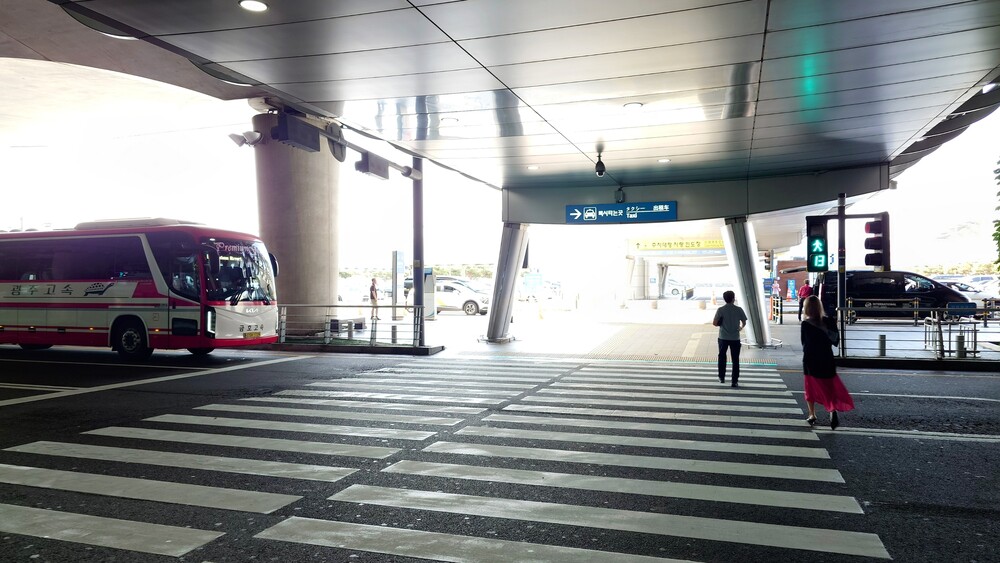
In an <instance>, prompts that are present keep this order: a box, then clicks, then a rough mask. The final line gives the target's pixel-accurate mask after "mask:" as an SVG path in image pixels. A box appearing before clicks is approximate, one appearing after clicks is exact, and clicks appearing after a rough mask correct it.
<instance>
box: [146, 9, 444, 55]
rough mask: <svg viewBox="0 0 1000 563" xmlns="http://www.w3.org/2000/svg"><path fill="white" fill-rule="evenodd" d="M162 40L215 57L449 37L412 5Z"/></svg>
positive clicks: (334, 49)
mask: <svg viewBox="0 0 1000 563" xmlns="http://www.w3.org/2000/svg"><path fill="white" fill-rule="evenodd" d="M234 4H235V3H234ZM159 39H160V40H162V41H164V42H165V43H168V44H170V45H174V46H176V47H178V48H180V49H183V50H185V51H187V52H189V53H195V54H197V55H198V56H200V57H202V58H205V59H209V60H211V61H215V62H227V61H247V60H256V59H282V58H287V57H298V56H307V55H328V54H332V53H349V52H353V51H367V50H372V49H390V48H393V47H405V46H409V45H424V44H427V43H442V42H446V41H448V37H447V36H446V35H444V34H443V33H441V30H439V29H438V28H436V27H435V26H434V24H433V23H431V22H429V21H427V19H426V18H424V17H423V16H422V15H420V13H419V12H417V11H416V10H413V9H410V10H394V11H391V12H379V13H374V14H362V15H358V16H349V17H343V18H333V19H323V20H311V21H303V22H297V23H288V24H281V25H274V26H266V27H251V28H242V29H228V30H220V31H212V32H202V33H194V34H191V33H181V34H176V35H165V36H160V37H159Z"/></svg>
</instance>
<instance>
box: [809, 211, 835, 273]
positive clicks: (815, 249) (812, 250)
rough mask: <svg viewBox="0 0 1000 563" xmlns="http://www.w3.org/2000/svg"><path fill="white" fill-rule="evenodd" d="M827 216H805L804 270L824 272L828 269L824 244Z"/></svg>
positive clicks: (827, 258)
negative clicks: (805, 253) (805, 254)
mask: <svg viewBox="0 0 1000 563" xmlns="http://www.w3.org/2000/svg"><path fill="white" fill-rule="evenodd" d="M827 219H829V217H825V216H822V215H821V216H814V217H806V252H807V257H806V271H808V272H825V271H827V270H829V269H830V263H829V262H830V256H829V250H828V247H827V245H826V221H827Z"/></svg>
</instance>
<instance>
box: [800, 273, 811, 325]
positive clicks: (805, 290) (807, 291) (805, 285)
mask: <svg viewBox="0 0 1000 563" xmlns="http://www.w3.org/2000/svg"><path fill="white" fill-rule="evenodd" d="M812 294H813V288H811V287H809V280H806V281H804V282H802V287H800V288H799V321H801V320H802V305H803V304H804V303H805V301H806V297H809V296H810V295H812Z"/></svg>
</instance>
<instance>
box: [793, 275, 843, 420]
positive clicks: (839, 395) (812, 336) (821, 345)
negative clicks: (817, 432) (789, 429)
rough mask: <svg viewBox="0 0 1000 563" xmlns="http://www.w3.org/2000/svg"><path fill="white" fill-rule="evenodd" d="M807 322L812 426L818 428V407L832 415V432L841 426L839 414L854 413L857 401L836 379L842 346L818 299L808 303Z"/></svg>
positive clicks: (804, 346) (812, 297) (804, 326)
mask: <svg viewBox="0 0 1000 563" xmlns="http://www.w3.org/2000/svg"><path fill="white" fill-rule="evenodd" d="M805 313H806V320H805V322H803V323H802V328H801V333H802V372H803V374H804V375H805V384H804V387H805V398H806V406H807V407H808V408H809V418H807V419H806V422H808V423H809V425H810V426H811V425H813V424H816V403H819V404H821V405H823V407H824V408H826V410H827V412H829V413H830V428H831V429H833V430H836V429H837V427H838V426H840V418H839V417H838V416H837V412H847V411H850V410H854V399H853V398H852V397H851V394H850V393H849V392H848V391H847V387H844V383H843V382H842V381H841V380H840V377H839V376H838V375H837V365H836V363H834V360H833V347H834V346H837V345H838V344H839V343H840V336H839V335H838V334H837V325H836V323H834V322H833V319H832V318H830V317H827V316H826V315H825V314H824V313H823V305H822V304H821V303H820V301H819V298H818V297H816V296H815V295H810V296H809V297H807V298H806V299H805Z"/></svg>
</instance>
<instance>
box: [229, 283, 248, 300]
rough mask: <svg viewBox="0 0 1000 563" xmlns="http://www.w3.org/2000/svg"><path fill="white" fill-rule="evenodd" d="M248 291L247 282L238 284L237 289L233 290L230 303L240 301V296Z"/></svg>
mask: <svg viewBox="0 0 1000 563" xmlns="http://www.w3.org/2000/svg"><path fill="white" fill-rule="evenodd" d="M246 292H247V286H246V284H243V285H240V286H237V287H236V288H235V291H234V292H233V294H232V296H230V297H229V304H230V305H236V304H237V303H239V302H240V297H243V294H244V293H246Z"/></svg>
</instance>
